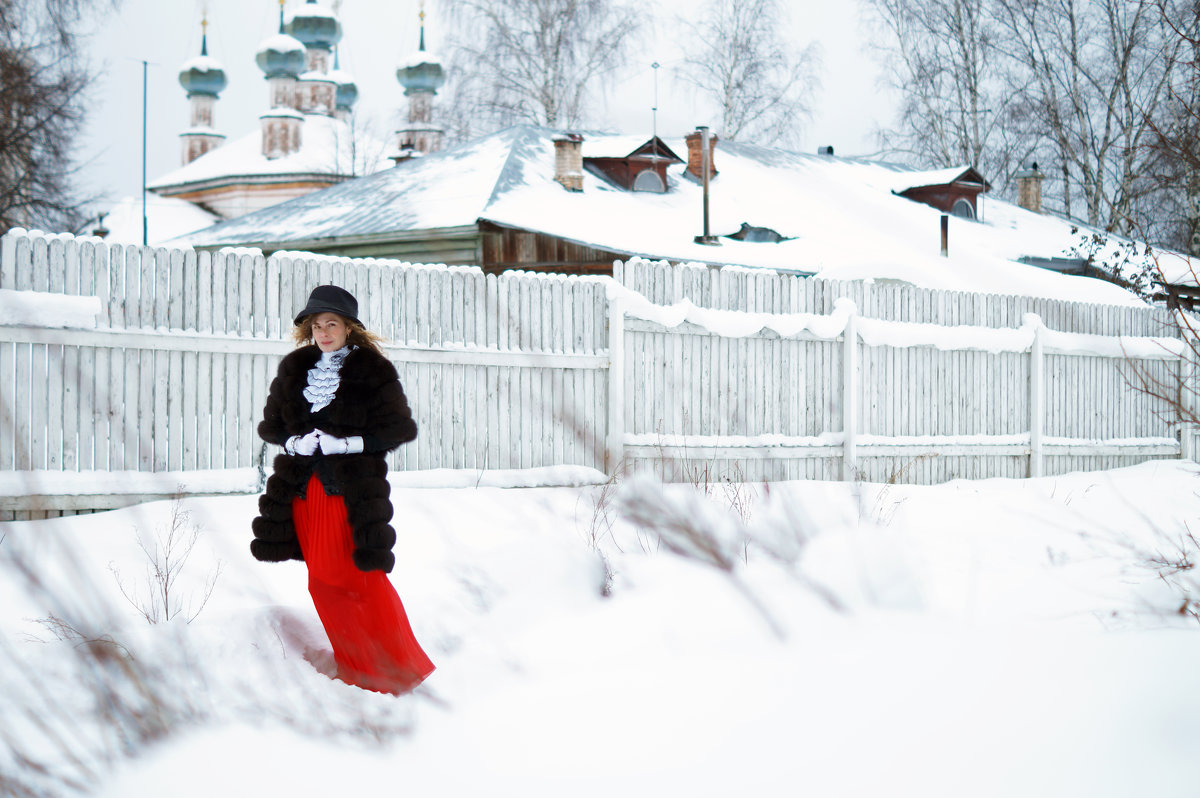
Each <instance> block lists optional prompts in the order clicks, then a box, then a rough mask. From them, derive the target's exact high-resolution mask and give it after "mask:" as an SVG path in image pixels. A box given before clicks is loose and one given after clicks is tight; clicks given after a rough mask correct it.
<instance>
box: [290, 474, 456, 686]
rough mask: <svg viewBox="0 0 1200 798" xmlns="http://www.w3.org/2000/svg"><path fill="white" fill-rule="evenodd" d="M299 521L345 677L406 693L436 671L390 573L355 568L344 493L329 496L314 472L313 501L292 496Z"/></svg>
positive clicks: (311, 586)
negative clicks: (422, 648) (388, 574)
mask: <svg viewBox="0 0 1200 798" xmlns="http://www.w3.org/2000/svg"><path fill="white" fill-rule="evenodd" d="M292 520H293V522H294V523H295V526H296V536H297V537H298V538H299V540H300V550H301V551H302V552H303V553H304V561H305V563H306V564H307V565H308V592H309V594H310V595H311V596H312V599H313V604H314V605H316V608H317V615H318V616H320V618H321V623H322V624H323V625H324V627H325V633H326V634H327V635H328V636H329V642H330V643H331V644H332V645H333V656H334V660H335V661H336V662H337V666H338V673H337V676H338V678H339V679H341V680H342V681H344V682H348V683H350V684H355V685H358V686H359V687H363V688H365V689H367V690H375V691H378V692H382V693H403V692H407V691H408V690H411V689H412V688H414V687H416V686H417V685H418V684H420V683H421V682H422V681H423V680H424V679H425V678H426V677H427V676H429V674H431V673H433V663H432V662H430V661H429V657H427V656H426V655H425V652H424V651H422V650H421V646H420V645H419V644H418V643H417V638H416V637H415V636H414V635H413V631H412V627H411V626H409V623H408V615H407V614H406V613H405V612H404V605H403V604H401V603H400V596H398V595H397V594H396V589H395V588H394V587H392V583H391V581H390V580H389V579H388V576H387V574H385V573H384V572H383V571H360V570H358V568H357V567H356V566H355V565H354V559H353V556H352V555H353V550H354V543H353V538H352V536H351V530H350V522H349V521H348V520H347V519H346V504H345V502H344V501H342V497H341V496H329V495H327V494H326V493H325V489H324V488H323V487H322V485H321V480H319V479H318V478H317V476H316V474H314V475H313V476H312V478H311V479H310V480H309V481H308V489H307V491H306V498H303V499H301V498H296V499H293V500H292Z"/></svg>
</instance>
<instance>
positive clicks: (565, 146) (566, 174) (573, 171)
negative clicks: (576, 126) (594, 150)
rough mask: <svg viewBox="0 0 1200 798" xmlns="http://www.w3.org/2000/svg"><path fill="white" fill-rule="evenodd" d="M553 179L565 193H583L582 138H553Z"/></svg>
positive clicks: (571, 135) (564, 136) (577, 136)
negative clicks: (560, 185) (560, 184)
mask: <svg viewBox="0 0 1200 798" xmlns="http://www.w3.org/2000/svg"><path fill="white" fill-rule="evenodd" d="M554 179H555V180H557V181H558V182H559V183H562V187H563V188H565V189H566V190H567V191H583V136H581V135H580V134H578V133H564V134H563V135H561V136H555V137H554Z"/></svg>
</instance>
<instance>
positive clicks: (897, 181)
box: [891, 166, 986, 194]
mask: <svg viewBox="0 0 1200 798" xmlns="http://www.w3.org/2000/svg"><path fill="white" fill-rule="evenodd" d="M964 176H967V177H970V178H980V179H979V180H974V179H973V180H972V181H971V182H979V183H981V184H983V185H986V181H983V180H982V179H981V178H982V176H981V175H980V174H979V173H978V172H976V171H975V170H974V169H972V168H971V167H970V166H952V167H950V168H949V169H930V170H926V171H919V172H918V171H913V172H909V171H903V172H898V173H896V175H895V177H894V178H893V179H892V181H891V189H892V191H894V192H896V193H897V194H900V193H902V192H904V191H908V190H910V189H914V188H924V187H925V186H948V185H950V184H951V183H954V182H957V181H959V180H961V179H962V178H963V177H964Z"/></svg>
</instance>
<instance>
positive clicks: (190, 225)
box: [87, 194, 221, 246]
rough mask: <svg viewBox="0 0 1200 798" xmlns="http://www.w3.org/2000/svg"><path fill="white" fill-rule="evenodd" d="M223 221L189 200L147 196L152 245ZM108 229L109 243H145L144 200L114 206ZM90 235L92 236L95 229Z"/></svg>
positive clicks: (126, 200) (106, 221)
mask: <svg viewBox="0 0 1200 798" xmlns="http://www.w3.org/2000/svg"><path fill="white" fill-rule="evenodd" d="M220 218H221V217H220V216H217V215H216V214H215V213H209V212H208V211H206V210H204V209H203V208H201V207H200V206H199V205H196V204H194V203H191V202H188V201H187V200H181V199H177V198H175V197H160V196H158V195H157V194H147V195H146V231H147V234H148V235H147V242H148V243H149V244H150V245H151V246H158V245H161V244H162V243H164V242H166V241H169V240H171V239H173V238H177V237H179V236H181V235H183V234H185V233H191V232H193V231H195V230H199V229H201V228H204V227H208V226H209V225H211V224H212V223H213V222H216V221H219V220H220ZM104 226H105V227H106V228H108V235H107V236H105V239H104V240H105V241H107V242H109V243H112V244H141V243H142V200H141V198H139V197H125V198H124V199H122V200H120V201H119V202H117V203H116V204H115V205H113V207H112V208H111V209H110V210H109V211H108V212H107V215H106V216H105V217H104ZM87 232H89V233H90V232H91V230H90V229H89V230H88V231H87Z"/></svg>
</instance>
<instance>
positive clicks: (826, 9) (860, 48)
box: [79, 0, 894, 201]
mask: <svg viewBox="0 0 1200 798" xmlns="http://www.w3.org/2000/svg"><path fill="white" fill-rule="evenodd" d="M320 1H321V2H322V4H323V5H326V6H327V7H332V6H333V1H332V0H320ZM440 2H446V0H427V2H426V14H427V16H426V36H427V39H426V41H427V45H428V47H429V49H430V50H433V51H437V50H438V49H439V48H440V45H441V33H442V31H441V28H440V26H439V19H438V6H439V3H440ZM302 3H303V0H287V6H286V7H287V9H288V10H291V9H293V8H295V7H297V6H298V5H301V4H302ZM695 4H696V0H655V1H654V2H650V0H646V2H645V3H644V5H645V6H646V7H649V8H653V9H654V10H655V13H656V16H657V20H658V22H657V24H656V26H655V29H656V30H657V32H658V35H657V38H656V41H655V43H653V44H651V45H646V46H644V48H643V49H642V50H641V51H640V52H638V53H636V54H635V55H634V56H633V57H632V58H631V63H630V74H629V77H628V78H626V79H624V80H622V81H621V82H620V86H619V88H616V89H613V90H611V91H610V92H609V93H608V96H607V97H606V98H605V100H604V102H605V103H606V107H605V113H604V114H603V117H602V118H603V119H604V120H605V122H604V124H601V125H595V126H596V127H602V128H605V129H611V130H618V131H622V132H627V133H631V134H632V133H637V134H641V133H645V134H646V135H647V136H649V134H650V131H651V111H650V108H651V106H652V105H653V102H654V81H653V76H654V70H653V69H652V68H651V66H650V65H651V63H653V62H655V61H658V62H659V63H660V64H661V65H662V68H661V69H660V70H659V87H658V106H659V113H658V130H659V134H660V135H665V136H678V135H682V134H684V133H686V132H688V131H690V130H693V129H694V128H695V127H696V126H697V125H700V124H714V125H715V122H716V120H714V119H711V118H707V117H706V115H705V114H704V113H703V112H702V111H700V110H699V109H697V108H696V107H695V103H694V101H693V100H691V99H690V98H688V97H686V96H684V95H685V93H684V91H683V90H682V89H681V87H679V86H678V85H677V84H675V83H674V82H673V81H672V79H671V77H670V74H669V73H670V71H671V69H672V67H675V66H676V65H677V64H678V59H679V52H678V49H677V46H676V44H675V40H676V39H677V38H678V37H676V36H673V35H671V34H672V32H673V31H675V30H677V29H678V28H677V26H675V25H672V23H671V20H672V19H673V17H674V16H675V15H676V14H678V13H680V12H681V11H683V10H685V9H687V8H690V7H693V6H694V5H695ZM786 4H787V6H788V9H789V12H790V15H791V31H790V33H789V35H790V38H791V39H792V40H794V41H797V42H798V43H799V44H800V46H803V45H805V44H807V43H809V42H817V43H819V44H820V46H821V48H822V51H823V65H822V68H821V71H820V76H821V81H822V88H821V90H820V92H819V94H818V95H817V96H816V97H815V98H814V100H815V102H814V107H815V109H816V111H815V113H814V115H813V119H812V120H811V121H809V122H807V123H805V124H803V135H802V142H803V144H802V145H801V148H800V149H802V150H803V151H806V152H815V151H816V149H817V147H818V146H822V145H833V146H834V147H835V148H836V152H837V154H839V155H844V154H866V153H870V152H871V151H873V149H874V147H873V139H872V137H871V135H870V134H871V131H872V130H873V129H874V127H875V126H876V125H879V124H886V123H888V122H889V121H890V119H891V115H892V113H893V108H894V103H893V102H892V101H891V100H890V98H888V97H886V96H884V95H883V94H882V93H881V91H880V90H879V89H878V88H877V85H876V84H877V77H878V74H879V68H878V65H877V64H876V62H875V61H874V60H872V58H871V57H870V55H869V53H867V52H866V49H865V47H864V44H863V39H864V37H863V30H862V25H861V21H860V18H859V3H858V0H850V2H829V0H786ZM201 6H202V0H122V3H121V8H120V11H119V13H118V14H115V15H112V16H111V18H109V19H108V20H107V21H106V22H105V23H104V24H102V25H101V26H100V27H99V29H98V30H97V32H96V33H95V35H94V36H93V38H92V40H91V43H90V52H91V53H92V57H93V62H94V64H95V65H96V68H97V69H98V70H101V71H102V72H101V77H100V78H99V80H98V81H97V82H96V84H95V85H94V86H93V88H92V92H93V105H92V111H91V115H90V118H89V124H88V127H87V129H86V130H85V133H84V138H83V141H82V142H81V146H80V150H79V152H80V155H81V157H82V158H83V159H84V161H85V164H84V166H83V171H82V175H81V180H82V182H83V184H84V187H85V188H87V189H88V190H89V191H91V192H94V193H98V194H103V195H106V196H107V197H108V198H109V199H110V200H112V201H115V200H118V199H120V198H121V197H123V196H135V195H138V194H139V193H140V191H141V180H142V157H141V147H142V63H141V62H142V61H143V60H145V61H148V62H149V67H148V68H147V86H148V88H147V97H148V102H147V105H148V121H147V127H148V135H147V147H146V159H147V173H148V179H149V180H151V181H153V180H154V179H155V178H156V177H159V176H161V175H163V174H166V173H167V172H169V171H171V170H172V169H175V168H176V167H178V166H179V165H180V143H179V133H180V132H182V131H183V130H184V129H185V128H186V127H187V126H188V122H189V118H188V104H187V99H186V96H185V94H184V91H183V89H182V88H181V87H180V85H179V79H178V76H179V67H180V65H181V64H183V62H184V61H186V60H187V59H189V58H191V57H193V56H195V55H198V54H199V52H200V16H201ZM207 6H208V15H209V23H210V24H209V28H208V52H209V55H211V56H213V57H215V58H216V59H218V60H219V61H220V62H221V63H222V65H223V66H224V68H225V71H226V74H227V75H228V77H229V87H228V88H227V89H226V90H225V91H224V92H222V94H221V97H220V99H219V100H218V102H217V104H216V109H215V127H216V128H217V130H218V132H221V133H224V134H225V135H226V136H228V137H229V138H230V139H235V138H238V137H240V136H243V135H245V134H246V133H248V132H250V131H253V130H257V129H258V124H259V123H258V116H259V114H261V113H263V112H264V111H266V110H267V84H266V80H265V79H264V78H263V75H262V72H261V71H259V69H258V67H257V66H256V65H255V63H254V54H255V52H256V51H257V49H258V44H259V42H261V41H262V40H263V39H264V38H266V37H267V36H269V35H271V34H272V33H274V32H275V31H276V30H277V29H278V26H279V3H278V0H207ZM417 12H418V0H343V1H342V3H341V7H340V15H341V18H342V24H343V30H344V35H343V39H342V43H341V47H340V51H341V66H342V69H343V70H345V71H348V72H350V73H351V75H352V76H353V77H354V80H355V81H356V83H357V84H358V88H359V102H358V110H359V113H360V114H366V115H367V117H368V118H369V119H372V120H374V124H373V128H374V129H375V130H376V131H377V132H378V133H379V134H381V135H386V136H387V137H389V138H390V137H391V135H392V131H394V130H395V128H396V127H397V125H398V121H399V118H400V115H401V114H402V113H403V112H404V111H405V110H406V108H407V105H406V102H405V99H404V94H403V89H402V88H401V86H400V84H399V83H398V82H397V81H396V76H395V72H396V65H397V64H398V63H399V62H400V61H401V60H403V59H404V58H405V57H406V56H407V55H409V54H410V53H411V52H412V51H414V50H416V44H417V36H418V19H417Z"/></svg>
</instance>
